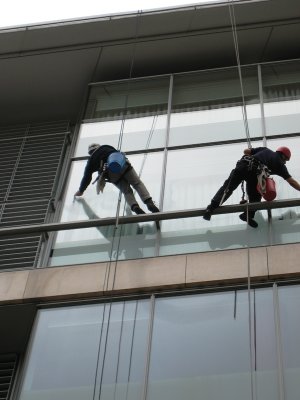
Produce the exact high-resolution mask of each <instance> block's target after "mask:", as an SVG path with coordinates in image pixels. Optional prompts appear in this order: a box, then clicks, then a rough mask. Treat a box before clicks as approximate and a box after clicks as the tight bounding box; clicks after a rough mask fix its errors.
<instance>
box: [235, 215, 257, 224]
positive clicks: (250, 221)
mask: <svg viewBox="0 0 300 400" xmlns="http://www.w3.org/2000/svg"><path fill="white" fill-rule="evenodd" d="M239 217H240V219H241V220H242V221H244V222H247V223H248V225H250V226H251V227H252V228H257V227H258V223H257V222H256V221H254V219H252V218H248V221H247V214H246V213H242V214H240V215H239Z"/></svg>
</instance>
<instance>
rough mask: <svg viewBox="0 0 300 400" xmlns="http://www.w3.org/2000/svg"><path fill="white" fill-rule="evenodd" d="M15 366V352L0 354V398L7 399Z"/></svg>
mask: <svg viewBox="0 0 300 400" xmlns="http://www.w3.org/2000/svg"><path fill="white" fill-rule="evenodd" d="M16 367H17V356H16V355H15V354H7V355H0V400H8V399H9V396H10V393H11V390H12V387H13V382H14V377H15V374H16Z"/></svg>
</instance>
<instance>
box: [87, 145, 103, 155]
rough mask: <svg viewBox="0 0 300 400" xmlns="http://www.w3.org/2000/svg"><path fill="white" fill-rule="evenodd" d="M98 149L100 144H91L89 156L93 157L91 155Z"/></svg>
mask: <svg viewBox="0 0 300 400" xmlns="http://www.w3.org/2000/svg"><path fill="white" fill-rule="evenodd" d="M98 147H100V144H99V143H91V144H90V145H89V147H88V153H89V155H90V156H91V155H92V154H93V153H94V151H95V150H97V149H98Z"/></svg>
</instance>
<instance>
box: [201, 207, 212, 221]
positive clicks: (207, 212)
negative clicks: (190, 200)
mask: <svg viewBox="0 0 300 400" xmlns="http://www.w3.org/2000/svg"><path fill="white" fill-rule="evenodd" d="M212 212H213V210H212V209H211V208H210V207H207V209H206V210H205V211H204V214H203V219H205V220H206V221H210V219H211V214H212Z"/></svg>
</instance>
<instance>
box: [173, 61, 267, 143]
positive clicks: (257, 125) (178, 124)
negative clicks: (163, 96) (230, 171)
mask: <svg viewBox="0 0 300 400" xmlns="http://www.w3.org/2000/svg"><path fill="white" fill-rule="evenodd" d="M243 87H244V95H245V101H246V105H247V106H246V108H247V116H248V123H249V131H250V135H251V136H252V137H255V136H257V137H258V136H261V115H260V107H259V95H258V92H259V90H258V81H257V70H256V68H255V67H253V68H243ZM245 137H246V132H245V127H244V122H243V110H242V96H241V87H240V81H239V75H238V70H237V68H232V69H227V70H218V71H212V72H201V73H199V74H189V75H184V76H175V78H174V89H173V102H172V115H171V126H170V141H169V145H170V146H176V145H184V144H196V143H207V142H216V141H223V140H232V139H244V138H245Z"/></svg>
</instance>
